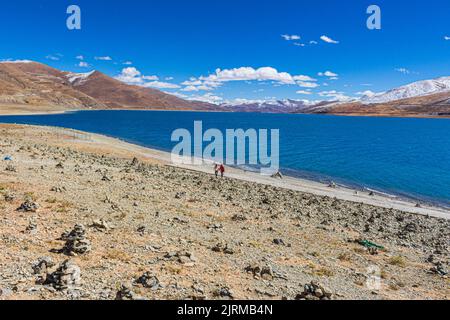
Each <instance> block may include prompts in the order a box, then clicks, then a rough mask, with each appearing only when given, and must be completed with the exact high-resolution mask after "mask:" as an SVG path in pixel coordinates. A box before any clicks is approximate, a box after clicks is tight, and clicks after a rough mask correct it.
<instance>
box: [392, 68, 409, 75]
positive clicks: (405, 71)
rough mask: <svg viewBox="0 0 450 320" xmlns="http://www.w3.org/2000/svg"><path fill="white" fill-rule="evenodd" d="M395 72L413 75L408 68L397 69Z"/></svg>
mask: <svg viewBox="0 0 450 320" xmlns="http://www.w3.org/2000/svg"><path fill="white" fill-rule="evenodd" d="M395 71H397V72H400V73H403V74H410V73H411V71H409V70H408V69H406V68H396V69H395Z"/></svg>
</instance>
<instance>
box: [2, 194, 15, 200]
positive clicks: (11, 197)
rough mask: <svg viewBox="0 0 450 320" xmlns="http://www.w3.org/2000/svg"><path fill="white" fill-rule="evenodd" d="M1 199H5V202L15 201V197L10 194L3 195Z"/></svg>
mask: <svg viewBox="0 0 450 320" xmlns="http://www.w3.org/2000/svg"><path fill="white" fill-rule="evenodd" d="M3 199H5V201H6V202H12V201H14V200H15V199H16V196H15V195H14V194H13V193H11V192H6V193H5V194H4V195H3Z"/></svg>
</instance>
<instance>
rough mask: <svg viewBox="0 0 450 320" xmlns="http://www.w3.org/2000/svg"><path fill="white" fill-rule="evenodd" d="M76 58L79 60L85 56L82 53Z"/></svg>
mask: <svg viewBox="0 0 450 320" xmlns="http://www.w3.org/2000/svg"><path fill="white" fill-rule="evenodd" d="M75 58H76V59H77V60H84V56H82V55H79V56H76V57H75Z"/></svg>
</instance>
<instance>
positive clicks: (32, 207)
mask: <svg viewBox="0 0 450 320" xmlns="http://www.w3.org/2000/svg"><path fill="white" fill-rule="evenodd" d="M38 209H39V205H38V204H37V203H36V202H34V201H33V200H32V199H30V198H27V199H26V200H25V202H24V203H22V204H21V205H20V207H19V208H17V211H19V212H36V211H37V210H38Z"/></svg>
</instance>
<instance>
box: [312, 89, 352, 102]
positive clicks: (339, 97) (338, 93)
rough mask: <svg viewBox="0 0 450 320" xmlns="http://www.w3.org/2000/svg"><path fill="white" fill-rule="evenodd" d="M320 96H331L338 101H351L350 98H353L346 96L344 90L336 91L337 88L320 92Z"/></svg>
mask: <svg viewBox="0 0 450 320" xmlns="http://www.w3.org/2000/svg"><path fill="white" fill-rule="evenodd" d="M319 96H321V97H326V98H331V99H332V100H333V101H335V100H337V101H349V100H351V99H352V98H351V97H349V96H346V95H345V94H344V92H341V91H336V90H331V91H322V92H319Z"/></svg>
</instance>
